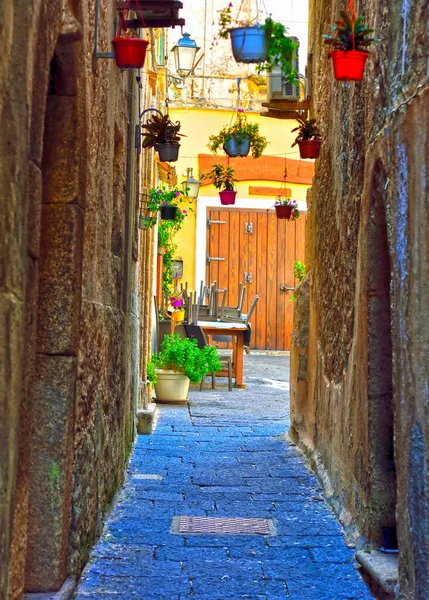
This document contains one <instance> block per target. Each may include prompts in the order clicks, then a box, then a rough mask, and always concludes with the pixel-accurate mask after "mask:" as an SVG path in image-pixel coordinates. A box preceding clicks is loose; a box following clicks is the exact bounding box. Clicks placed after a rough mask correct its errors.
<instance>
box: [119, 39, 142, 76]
mask: <svg viewBox="0 0 429 600" xmlns="http://www.w3.org/2000/svg"><path fill="white" fill-rule="evenodd" d="M148 45H149V42H148V41H146V40H141V39H140V38H122V37H117V38H115V39H114V40H112V46H113V50H114V52H115V60H116V64H117V65H118V67H120V68H121V69H133V68H134V69H140V68H141V67H142V66H143V65H144V61H145V58H146V49H147V47H148Z"/></svg>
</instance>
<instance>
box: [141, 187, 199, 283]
mask: <svg viewBox="0 0 429 600" xmlns="http://www.w3.org/2000/svg"><path fill="white" fill-rule="evenodd" d="M184 196H185V197H186V196H187V193H185V194H183V193H181V192H180V191H179V190H178V189H177V188H173V189H171V190H169V189H167V188H166V187H159V188H152V189H151V190H150V194H149V203H150V205H151V206H153V207H155V206H156V207H157V208H156V209H155V208H154V210H159V208H160V207H161V206H162V205H168V206H177V207H178V210H177V211H176V216H175V218H174V220H172V221H167V220H161V221H160V223H159V226H158V245H159V246H164V248H165V252H164V255H163V258H162V264H163V272H162V290H163V292H164V293H165V294H170V293H171V291H172V288H173V276H172V272H171V261H172V260H173V259H174V255H175V252H176V250H177V245H176V244H175V243H174V242H173V239H174V236H175V234H176V233H177V232H178V231H179V230H180V229H181V228H182V227H183V224H184V222H185V219H186V218H187V216H188V211H187V210H184V209H182V208H180V204H182V202H183V198H184ZM189 211H190V212H193V209H192V208H191V207H190V208H189Z"/></svg>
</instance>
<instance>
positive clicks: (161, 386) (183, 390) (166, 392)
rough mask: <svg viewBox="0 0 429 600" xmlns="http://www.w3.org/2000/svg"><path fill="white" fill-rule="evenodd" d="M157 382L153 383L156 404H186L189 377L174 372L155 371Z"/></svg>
mask: <svg viewBox="0 0 429 600" xmlns="http://www.w3.org/2000/svg"><path fill="white" fill-rule="evenodd" d="M156 372H157V375H158V381H157V382H156V383H155V394H156V401H157V402H168V403H181V404H186V402H187V400H188V391H189V377H186V375H184V374H183V373H177V372H176V371H164V370H162V369H157V370H156Z"/></svg>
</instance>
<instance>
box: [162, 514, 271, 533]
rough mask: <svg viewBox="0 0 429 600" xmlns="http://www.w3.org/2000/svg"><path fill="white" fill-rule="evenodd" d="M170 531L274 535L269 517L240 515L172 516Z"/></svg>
mask: <svg viewBox="0 0 429 600" xmlns="http://www.w3.org/2000/svg"><path fill="white" fill-rule="evenodd" d="M171 533H176V534H179V535H183V534H187V533H194V534H195V533H197V534H198V533H199V534H210V533H215V534H218V535H234V534H235V535H237V534H238V535H275V529H274V523H273V521H272V520H271V519H244V518H242V517H173V526H172V529H171Z"/></svg>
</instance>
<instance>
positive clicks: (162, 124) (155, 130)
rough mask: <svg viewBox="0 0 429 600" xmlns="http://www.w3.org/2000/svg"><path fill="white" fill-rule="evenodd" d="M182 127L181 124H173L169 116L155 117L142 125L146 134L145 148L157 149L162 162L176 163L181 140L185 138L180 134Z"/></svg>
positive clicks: (177, 122)
mask: <svg viewBox="0 0 429 600" xmlns="http://www.w3.org/2000/svg"><path fill="white" fill-rule="evenodd" d="M180 127H181V125H180V122H179V121H176V123H173V121H171V120H170V117H169V116H168V115H163V116H162V117H159V116H158V115H153V116H152V117H151V118H150V119H148V121H147V123H145V124H144V125H142V129H143V130H144V132H145V134H146V135H145V138H144V140H143V143H142V146H143V148H155V150H156V151H157V152H158V154H159V159H160V160H162V161H163V162H175V161H176V160H177V159H178V157H179V148H180V143H179V142H180V138H181V137H183V134H181V133H179V130H180Z"/></svg>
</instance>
